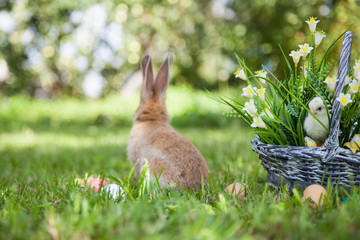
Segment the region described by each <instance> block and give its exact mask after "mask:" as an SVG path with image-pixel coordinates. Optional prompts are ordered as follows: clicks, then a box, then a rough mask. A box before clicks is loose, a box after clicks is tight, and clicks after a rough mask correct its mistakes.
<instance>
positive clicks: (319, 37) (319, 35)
mask: <svg viewBox="0 0 360 240" xmlns="http://www.w3.org/2000/svg"><path fill="white" fill-rule="evenodd" d="M314 36H315V46H319V45H320V43H321V41H322V40H323V38H324V37H326V35H325V32H324V31H321V32H316V33H314Z"/></svg>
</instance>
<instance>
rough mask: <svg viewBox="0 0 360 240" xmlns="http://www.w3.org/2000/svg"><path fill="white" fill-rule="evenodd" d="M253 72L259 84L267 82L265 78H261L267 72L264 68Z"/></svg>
mask: <svg viewBox="0 0 360 240" xmlns="http://www.w3.org/2000/svg"><path fill="white" fill-rule="evenodd" d="M255 74H256V76H257V77H259V78H258V79H259V81H260V83H261V84H263V85H264V84H266V83H267V82H266V80H265V79H263V78H266V75H267V74H268V73H267V72H266V71H265V70H264V69H263V70H259V71H256V72H255Z"/></svg>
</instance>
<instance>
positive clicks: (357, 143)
mask: <svg viewBox="0 0 360 240" xmlns="http://www.w3.org/2000/svg"><path fill="white" fill-rule="evenodd" d="M344 146H345V147H348V148H350V150H351V151H352V152H353V153H356V151H357V150H359V147H360V134H355V135H354V137H353V138H352V139H351V141H350V142H346V143H344Z"/></svg>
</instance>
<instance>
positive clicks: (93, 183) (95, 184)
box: [87, 178, 107, 192]
mask: <svg viewBox="0 0 360 240" xmlns="http://www.w3.org/2000/svg"><path fill="white" fill-rule="evenodd" d="M101 182H102V185H106V184H107V182H106V180H103V179H100V178H93V179H91V180H90V181H88V183H87V184H88V185H89V186H93V187H95V188H94V190H95V192H98V191H99V188H100V186H101Z"/></svg>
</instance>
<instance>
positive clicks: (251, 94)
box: [241, 85, 256, 98]
mask: <svg viewBox="0 0 360 240" xmlns="http://www.w3.org/2000/svg"><path fill="white" fill-rule="evenodd" d="M242 90H243V94H241V96H244V97H248V98H253V97H254V91H256V87H254V89H253V88H252V87H251V86H250V85H249V86H247V87H244V88H243V89H242Z"/></svg>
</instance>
